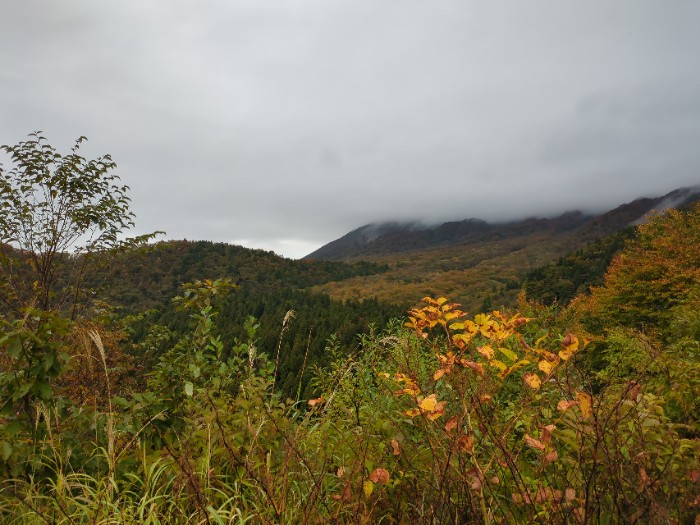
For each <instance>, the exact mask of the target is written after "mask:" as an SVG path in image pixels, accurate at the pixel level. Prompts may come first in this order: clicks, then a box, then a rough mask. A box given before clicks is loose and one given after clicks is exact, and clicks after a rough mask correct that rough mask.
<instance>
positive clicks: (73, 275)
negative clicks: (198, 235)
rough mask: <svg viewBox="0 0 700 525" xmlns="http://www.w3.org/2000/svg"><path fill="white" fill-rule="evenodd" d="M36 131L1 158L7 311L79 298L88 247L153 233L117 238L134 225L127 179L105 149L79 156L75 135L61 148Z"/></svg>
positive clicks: (103, 247) (92, 250) (117, 244)
mask: <svg viewBox="0 0 700 525" xmlns="http://www.w3.org/2000/svg"><path fill="white" fill-rule="evenodd" d="M40 133H41V132H35V133H32V134H30V135H29V139H28V140H26V141H23V142H20V143H19V144H17V145H14V146H8V145H4V146H2V150H4V151H5V153H6V154H7V155H8V156H9V159H10V162H11V164H12V167H11V168H10V169H9V170H5V169H3V167H2V166H1V165H0V197H1V199H0V245H2V251H1V253H0V287H1V289H2V292H3V293H2V294H1V295H2V297H3V300H4V301H5V303H6V306H7V307H9V308H10V311H14V312H15V313H16V312H17V305H20V307H23V308H26V307H28V306H33V307H36V308H40V309H42V310H49V309H53V308H59V309H60V308H68V307H70V308H72V312H71V316H75V314H76V313H77V311H78V310H79V305H80V304H81V302H82V304H84V301H82V299H84V297H81V292H82V290H83V288H84V283H85V279H86V276H87V275H88V273H89V271H90V270H91V269H92V268H94V266H95V263H96V259H95V257H94V255H96V254H98V253H104V252H114V251H116V250H120V249H124V248H128V247H133V246H136V245H138V244H140V243H143V242H145V241H147V240H148V239H150V238H152V237H153V236H154V235H155V234H150V235H145V236H140V237H134V238H123V234H124V233H125V232H126V231H127V230H129V229H131V228H132V227H133V226H134V220H133V218H134V215H133V213H131V211H129V204H130V199H129V197H128V195H127V191H128V186H125V185H121V184H120V179H119V177H118V176H117V175H115V174H114V173H113V170H114V168H115V167H116V164H115V162H114V161H113V160H112V158H111V157H110V156H109V155H104V156H101V157H98V158H97V159H86V158H85V157H83V156H81V155H80V154H79V150H80V145H81V143H82V142H83V141H84V140H86V139H85V137H80V138H78V140H76V142H75V145H74V146H73V147H72V148H71V150H70V153H69V154H67V155H62V154H61V153H59V152H58V151H57V150H56V148H54V147H53V146H51V145H50V144H48V143H47V141H46V138H45V137H43V136H42V135H41V134H40Z"/></svg>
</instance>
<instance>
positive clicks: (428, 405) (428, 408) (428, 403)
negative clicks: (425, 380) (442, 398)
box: [418, 394, 438, 412]
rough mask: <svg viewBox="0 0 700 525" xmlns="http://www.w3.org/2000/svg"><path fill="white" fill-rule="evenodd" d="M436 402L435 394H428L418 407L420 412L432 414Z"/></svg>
mask: <svg viewBox="0 0 700 525" xmlns="http://www.w3.org/2000/svg"><path fill="white" fill-rule="evenodd" d="M437 404H438V402H437V399H435V394H430V395H429V396H428V397H426V398H425V399H423V400H422V401H421V402H420V403H419V404H418V406H419V407H420V409H421V410H423V411H425V412H433V411H434V410H435V407H436V406H437Z"/></svg>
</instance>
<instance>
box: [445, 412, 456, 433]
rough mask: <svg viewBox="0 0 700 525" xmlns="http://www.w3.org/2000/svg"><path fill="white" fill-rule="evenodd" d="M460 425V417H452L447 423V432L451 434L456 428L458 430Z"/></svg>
mask: <svg viewBox="0 0 700 525" xmlns="http://www.w3.org/2000/svg"><path fill="white" fill-rule="evenodd" d="M458 424H459V417H458V416H452V417H451V418H450V419H448V420H447V423H445V432H447V433H448V434H451V433H452V432H453V431H454V429H455V428H457V425H458Z"/></svg>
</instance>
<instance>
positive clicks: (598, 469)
mask: <svg viewBox="0 0 700 525" xmlns="http://www.w3.org/2000/svg"><path fill="white" fill-rule="evenodd" d="M78 147H79V143H78V144H77V145H76V148H75V149H74V150H73V152H72V153H71V154H70V155H67V156H62V155H60V154H59V153H58V152H56V151H55V150H54V149H53V148H51V147H50V146H49V145H47V144H46V143H45V140H44V139H43V138H41V137H38V136H35V137H33V138H30V140H28V141H26V142H23V143H20V144H19V145H17V146H13V147H6V150H7V152H8V153H9V154H10V155H11V158H12V160H13V163H14V166H13V168H12V169H10V171H1V172H0V195H2V196H3V200H2V201H1V203H2V204H1V206H0V211H1V212H2V213H0V242H2V243H3V250H2V253H0V279H1V281H0V286H1V289H2V292H3V299H4V304H3V310H2V314H1V317H0V480H2V481H0V521H2V522H3V523H17V524H34V523H65V524H69V523H70V524H74V523H127V524H128V523H133V524H136V523H153V524H155V523H421V524H422V523H425V524H433V523H453V524H467V523H483V524H496V523H555V524H557V523H558V524H562V525H563V524H572V523H575V524H589V523H596V524H598V523H601V524H607V523H652V524H666V523H678V524H693V523H697V521H698V519H700V518H699V516H700V419H699V418H698V414H700V405H699V404H698V403H699V401H698V400H700V313H699V312H700V205H698V204H695V205H692V206H690V207H689V208H687V209H684V210H680V211H679V210H671V211H669V212H667V213H666V214H663V215H658V216H655V217H652V218H650V220H649V221H648V222H645V223H644V224H642V225H640V226H639V227H637V228H636V230H635V231H634V234H633V235H631V236H630V238H628V239H623V236H626V235H627V234H621V235H619V236H616V237H611V238H608V239H606V240H602V241H600V242H598V243H593V244H591V245H589V246H588V247H587V248H582V249H581V250H580V251H578V252H574V253H572V254H570V255H569V256H566V257H563V258H562V259H561V261H560V263H559V264H558V265H553V266H550V267H547V268H545V269H542V270H539V273H531V274H529V277H528V279H526V283H529V284H526V289H527V286H533V287H532V288H531V290H532V294H533V295H536V294H540V297H538V301H532V302H529V301H528V300H527V297H526V296H524V295H521V296H520V299H519V302H513V303H512V307H510V308H507V309H500V310H493V309H488V310H486V311H483V312H481V313H478V312H477V313H475V312H470V313H467V312H465V311H464V309H463V307H462V306H460V304H458V302H453V301H452V300H450V299H448V298H447V297H446V296H445V297H440V296H434V297H425V298H424V299H423V300H422V301H421V302H420V304H413V305H412V307H411V308H410V309H408V310H407V311H406V310H404V311H405V313H403V314H401V315H399V314H398V313H394V311H393V310H392V307H390V306H387V305H385V304H383V303H380V302H379V301H377V300H374V299H369V300H367V299H366V300H364V301H347V300H346V301H345V302H340V301H334V300H333V299H331V298H330V297H328V296H326V295H323V294H317V293H316V292H315V291H314V290H318V289H322V288H323V287H324V286H331V285H332V283H338V282H343V281H352V280H353V279H358V278H373V277H376V276H384V275H386V274H387V273H389V272H390V270H387V268H386V267H385V266H383V263H382V262H381V261H380V260H377V261H374V262H373V263H363V264H347V263H337V262H333V263H326V262H323V263H314V262H307V261H300V262H291V261H285V260H282V259H281V258H278V257H276V256H274V255H273V254H270V253H267V252H254V251H249V250H244V249H242V248H237V247H231V246H226V245H217V244H212V243H188V242H175V243H167V244H163V245H156V246H153V245H146V244H145V243H146V241H148V240H149V239H150V238H151V237H149V236H145V237H142V238H136V239H131V238H128V237H126V234H127V232H128V230H129V229H130V227H131V226H133V216H132V215H131V214H130V212H129V209H128V199H125V197H126V193H125V192H126V188H125V187H123V186H120V185H119V181H118V179H117V178H115V177H114V176H112V175H111V168H112V165H111V164H110V162H109V159H104V158H102V159H96V160H94V161H91V160H88V159H85V158H83V157H81V156H80V155H79V153H78V151H79V150H78ZM39 168H41V169H39ZM57 211H58V215H57ZM57 217H58V220H57ZM86 239H87V241H86ZM499 246H500V248H499V249H502V248H503V246H502V245H499ZM618 249H619V251H618ZM144 250H145V252H146V253H143V252H144ZM613 253H615V255H613ZM472 256H473V255H472ZM591 260H595V261H599V262H600V264H598V265H597V266H596V265H591V264H590V263H589V262H585V261H591ZM608 260H610V263H609V265H608V264H606V262H607V261H608ZM105 261H109V264H108V265H106V264H105ZM246 261H248V262H246ZM250 261H255V262H254V264H249V262H250ZM156 262H157V264H156ZM491 264H494V267H493V268H492V269H491V271H492V272H493V273H492V274H493V275H494V276H497V275H498V268H497V266H495V264H496V261H495V260H492V262H491ZM586 266H590V267H591V268H590V271H588V272H586V271H584V270H583V268H585V267H586ZM594 266H595V268H593V267H594ZM603 267H605V270H604V272H603V277H602V279H599V275H600V274H601V271H602V268H603ZM509 271H510V270H504V276H503V278H504V279H511V274H510V273H509ZM548 275H551V276H554V277H547V276H548ZM181 278H182V279H183V280H186V281H189V282H186V283H181V282H178V280H179V279H181ZM543 278H552V279H557V280H559V281H561V286H560V289H556V290H553V291H552V294H551V295H549V296H548V295H547V291H546V289H544V288H545V287H544V286H543V285H542V284H541V280H542V279H543ZM538 279H539V280H540V281H538ZM567 280H570V281H571V284H570V285H568V284H566V285H565V281H567ZM508 282H509V281H505V283H508ZM518 282H519V281H515V285H513V292H514V293H515V292H517V291H518V290H517V289H518V288H519V285H518ZM538 282H540V284H538V285H537V286H535V285H534V283H538ZM583 283H589V284H593V285H594V286H593V287H592V289H591V290H590V293H584V294H580V293H578V292H579V291H582V290H583ZM586 288H587V286H586ZM93 292H94V293H93ZM173 293H175V294H176V295H175V297H174V298H173V297H171V295H172V294H173ZM572 296H573V298H572V299H571V300H570V301H568V298H569V297H572ZM564 297H566V299H567V301H565V300H564ZM105 301H110V302H112V303H113V306H112V307H110V306H109V305H108V304H106V302H105ZM551 301H555V302H557V304H558V306H548V305H547V304H544V303H548V302H551ZM416 303H417V302H416ZM564 303H567V304H566V305H565V306H564ZM292 310H293V311H294V312H295V313H294V314H292V313H291V311H292ZM397 315H398V317H395V316H397ZM392 316H394V319H393V320H388V319H389V318H390V317H392ZM370 325H372V326H373V327H372V328H369V327H370ZM321 333H323V334H326V333H327V334H329V338H328V339H326V340H324V341H323V345H322V347H321V346H315V344H316V343H312V342H310V341H314V338H316V339H318V340H320V339H321V336H320V335H319V334H321ZM333 334H335V336H333ZM348 341H350V342H348ZM319 344H321V343H319ZM302 350H303V352H302Z"/></svg>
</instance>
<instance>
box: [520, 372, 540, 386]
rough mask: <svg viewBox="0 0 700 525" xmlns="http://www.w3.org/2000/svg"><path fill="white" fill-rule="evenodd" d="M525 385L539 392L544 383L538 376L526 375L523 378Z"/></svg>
mask: <svg viewBox="0 0 700 525" xmlns="http://www.w3.org/2000/svg"><path fill="white" fill-rule="evenodd" d="M523 379H524V380H525V384H526V385H527V386H529V387H530V388H532V389H533V390H538V389H539V388H540V387H541V386H542V381H541V380H540V377H539V376H538V375H537V374H525V375H524V376H523Z"/></svg>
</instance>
